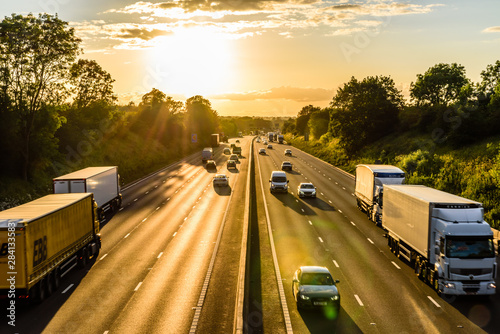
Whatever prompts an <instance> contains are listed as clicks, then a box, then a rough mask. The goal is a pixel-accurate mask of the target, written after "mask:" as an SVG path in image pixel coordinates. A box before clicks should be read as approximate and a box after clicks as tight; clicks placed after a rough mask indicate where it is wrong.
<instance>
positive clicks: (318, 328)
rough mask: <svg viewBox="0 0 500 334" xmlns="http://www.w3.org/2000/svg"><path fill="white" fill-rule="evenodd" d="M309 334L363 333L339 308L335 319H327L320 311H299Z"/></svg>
mask: <svg viewBox="0 0 500 334" xmlns="http://www.w3.org/2000/svg"><path fill="white" fill-rule="evenodd" d="M299 313H300V316H301V317H302V320H304V323H305V324H306V326H307V329H308V330H309V332H310V333H318V334H319V333H321V334H323V333H363V331H361V329H360V328H359V327H358V326H357V325H356V323H355V322H354V321H353V320H352V318H351V317H350V316H349V314H347V312H345V311H344V309H343V308H342V307H341V308H340V311H339V314H338V315H337V317H336V318H335V319H329V317H328V316H326V315H325V314H324V313H323V312H322V311H321V310H299Z"/></svg>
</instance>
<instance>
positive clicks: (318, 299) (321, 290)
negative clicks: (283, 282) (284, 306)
mask: <svg viewBox="0 0 500 334" xmlns="http://www.w3.org/2000/svg"><path fill="white" fill-rule="evenodd" d="M339 282H340V281H339V280H334V279H333V277H332V274H330V271H329V270H328V268H326V267H319V266H302V267H300V268H299V269H298V270H297V271H296V272H295V274H294V275H293V281H292V294H293V298H294V299H295V302H296V303H297V308H298V309H301V308H328V307H333V311H334V312H333V314H334V316H335V317H337V316H338V314H339V310H340V294H339V291H338V289H337V286H336V284H337V283H339Z"/></svg>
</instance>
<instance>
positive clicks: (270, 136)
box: [267, 132, 274, 142]
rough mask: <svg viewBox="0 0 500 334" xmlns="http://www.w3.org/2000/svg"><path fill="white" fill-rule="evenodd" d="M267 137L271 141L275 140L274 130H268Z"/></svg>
mask: <svg viewBox="0 0 500 334" xmlns="http://www.w3.org/2000/svg"><path fill="white" fill-rule="evenodd" d="M267 139H268V140H269V141H271V142H272V141H274V132H268V133H267Z"/></svg>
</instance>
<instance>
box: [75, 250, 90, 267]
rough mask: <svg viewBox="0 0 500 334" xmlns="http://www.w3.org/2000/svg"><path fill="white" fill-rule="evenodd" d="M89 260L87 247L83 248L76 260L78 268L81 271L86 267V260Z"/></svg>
mask: <svg viewBox="0 0 500 334" xmlns="http://www.w3.org/2000/svg"><path fill="white" fill-rule="evenodd" d="M88 258H89V256H88V254H87V247H83V249H82V250H81V251H80V256H79V258H78V266H79V267H80V268H81V269H83V268H85V267H86V266H87V259H88Z"/></svg>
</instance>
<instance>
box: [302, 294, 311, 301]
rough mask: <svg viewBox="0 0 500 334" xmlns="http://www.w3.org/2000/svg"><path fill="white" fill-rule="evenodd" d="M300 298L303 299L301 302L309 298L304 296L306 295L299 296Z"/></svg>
mask: <svg viewBox="0 0 500 334" xmlns="http://www.w3.org/2000/svg"><path fill="white" fill-rule="evenodd" d="M300 298H301V299H303V300H309V299H310V298H309V296H306V295H300Z"/></svg>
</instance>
